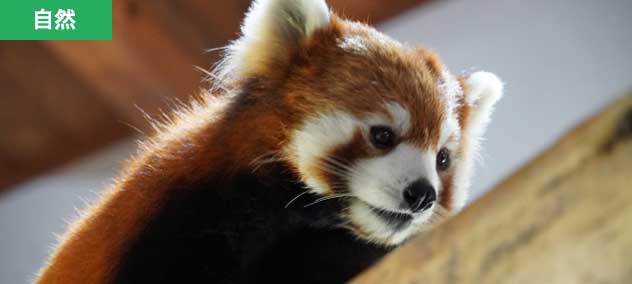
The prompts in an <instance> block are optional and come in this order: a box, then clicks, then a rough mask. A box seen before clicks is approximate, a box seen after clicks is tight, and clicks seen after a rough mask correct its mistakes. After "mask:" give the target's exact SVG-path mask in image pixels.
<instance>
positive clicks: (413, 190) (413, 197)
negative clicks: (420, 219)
mask: <svg viewBox="0 0 632 284" xmlns="http://www.w3.org/2000/svg"><path fill="white" fill-rule="evenodd" d="M404 200H405V201H406V203H408V206H409V207H410V210H412V211H413V212H419V211H421V210H427V209H428V208H430V206H432V203H434V202H435V201H436V200H437V193H436V192H435V190H434V187H432V185H431V184H430V182H429V181H428V180H427V179H419V180H416V181H414V182H413V183H411V184H410V185H408V186H407V187H406V189H404Z"/></svg>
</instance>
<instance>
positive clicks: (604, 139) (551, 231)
mask: <svg viewBox="0 0 632 284" xmlns="http://www.w3.org/2000/svg"><path fill="white" fill-rule="evenodd" d="M491 162H492V163H493V161H491ZM352 283H355V284H377V283H380V284H384V283H389V284H398V283H406V284H411V283H435V284H436V283H632V94H630V95H628V96H627V97H624V98H622V99H621V100H620V101H617V102H615V103H614V104H612V105H611V106H610V107H608V108H607V109H605V110H604V111H603V112H601V113H600V114H598V115H596V116H594V117H593V118H591V119H589V120H588V121H586V122H585V123H583V124H581V125H580V126H579V127H577V128H576V129H575V130H573V131H572V132H570V133H569V134H568V135H566V136H565V137H563V138H562V139H561V140H560V141H559V142H558V143H557V144H556V145H555V146H553V147H552V148H550V149H549V150H547V151H545V152H544V153H542V154H541V155H540V156H539V157H537V158H536V159H535V160H533V161H532V162H530V163H529V164H527V165H526V166H524V167H523V168H522V169H521V170H519V171H518V172H516V173H515V174H513V175H512V176H511V177H509V178H508V179H506V180H505V181H504V182H502V183H501V184H499V185H498V186H497V187H496V188H495V189H493V190H492V191H491V192H489V193H488V194H487V195H485V196H484V197H483V198H481V199H479V200H477V201H476V202H474V203H473V204H472V205H471V206H469V207H468V208H466V210H464V211H463V212H462V213H461V214H459V215H457V216H455V217H454V218H452V219H450V220H448V221H446V222H444V223H443V224H440V225H439V226H438V227H436V228H435V229H434V230H432V231H430V232H429V233H428V234H427V235H424V236H420V237H418V238H416V239H414V240H412V241H410V242H409V243H407V244H406V245H404V246H403V247H401V248H400V249H398V250H396V251H395V252H393V253H392V254H390V255H388V256H387V257H385V258H384V259H383V260H382V261H381V262H379V263H378V264H377V265H376V266H375V267H373V268H371V269H369V270H368V271H366V272H365V273H363V274H361V275H359V276H358V277H357V278H356V279H354V280H353V281H352Z"/></svg>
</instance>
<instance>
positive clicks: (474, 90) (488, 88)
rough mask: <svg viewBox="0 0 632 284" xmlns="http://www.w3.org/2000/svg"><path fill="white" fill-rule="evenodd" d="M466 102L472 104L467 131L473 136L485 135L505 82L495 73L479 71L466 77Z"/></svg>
mask: <svg viewBox="0 0 632 284" xmlns="http://www.w3.org/2000/svg"><path fill="white" fill-rule="evenodd" d="M466 84H467V89H468V93H467V94H466V95H465V103H467V104H469V105H471V106H472V112H471V113H470V117H469V121H468V127H467V128H468V129H467V131H468V132H469V134H470V135H471V137H473V138H478V137H481V136H482V135H483V133H484V132H485V129H486V128H487V124H489V120H490V117H491V114H492V112H493V110H494V105H495V104H496V102H498V100H499V99H500V98H501V97H502V94H503V83H502V82H501V81H500V79H499V78H498V77H497V76H496V75H494V74H493V73H489V72H484V71H479V72H476V73H473V74H472V75H470V76H469V77H468V78H467V79H466Z"/></svg>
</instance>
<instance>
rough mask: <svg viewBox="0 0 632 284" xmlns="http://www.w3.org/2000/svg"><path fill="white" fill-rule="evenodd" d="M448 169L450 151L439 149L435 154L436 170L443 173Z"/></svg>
mask: <svg viewBox="0 0 632 284" xmlns="http://www.w3.org/2000/svg"><path fill="white" fill-rule="evenodd" d="M449 167H450V150H448V149H447V148H441V150H439V153H437V169H439V170H440V171H445V170H447V169H448V168H449Z"/></svg>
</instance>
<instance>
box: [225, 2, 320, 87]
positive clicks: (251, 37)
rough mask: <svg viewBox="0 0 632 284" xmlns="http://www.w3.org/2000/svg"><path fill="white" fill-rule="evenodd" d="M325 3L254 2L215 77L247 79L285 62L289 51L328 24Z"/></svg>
mask: <svg viewBox="0 0 632 284" xmlns="http://www.w3.org/2000/svg"><path fill="white" fill-rule="evenodd" d="M329 18H330V11H329V8H328V7H327V4H326V3H325V1H324V0H254V1H253V3H252V5H251V6H250V9H249V10H248V12H247V13H246V18H245V19H244V22H243V24H242V26H241V33H242V36H241V37H240V38H239V39H238V40H236V41H234V42H233V43H232V44H231V45H230V46H228V48H227V52H226V54H225V57H224V60H223V62H221V63H220V65H219V66H218V69H217V70H216V71H217V73H218V74H217V75H218V76H219V77H220V78H221V79H228V77H232V78H235V77H238V78H243V77H248V76H251V75H256V74H260V73H261V72H265V68H269V67H270V65H271V64H270V63H271V62H274V61H275V60H285V59H286V58H282V57H283V56H286V54H287V50H288V48H291V47H294V46H296V45H297V44H300V42H301V41H303V40H305V39H306V38H308V37H309V36H311V35H312V34H313V32H314V31H316V30H317V29H319V28H323V27H326V26H327V25H328V24H329Z"/></svg>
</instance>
